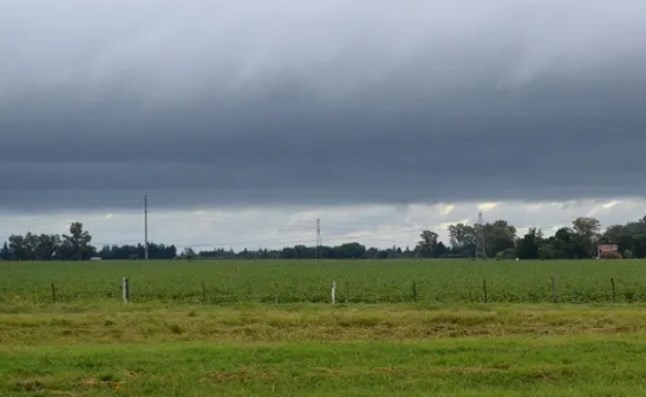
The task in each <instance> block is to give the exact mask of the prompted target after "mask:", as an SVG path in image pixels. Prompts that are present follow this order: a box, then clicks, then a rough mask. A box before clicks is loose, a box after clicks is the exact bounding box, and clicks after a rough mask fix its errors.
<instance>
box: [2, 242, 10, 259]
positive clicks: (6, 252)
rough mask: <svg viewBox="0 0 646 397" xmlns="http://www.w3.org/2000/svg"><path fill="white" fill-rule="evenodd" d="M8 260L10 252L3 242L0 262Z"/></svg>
mask: <svg viewBox="0 0 646 397" xmlns="http://www.w3.org/2000/svg"><path fill="white" fill-rule="evenodd" d="M10 259H11V251H10V250H9V246H8V245H7V242H6V241H5V243H4V245H3V246H2V249H1V250H0V260H3V261H8V260H10Z"/></svg>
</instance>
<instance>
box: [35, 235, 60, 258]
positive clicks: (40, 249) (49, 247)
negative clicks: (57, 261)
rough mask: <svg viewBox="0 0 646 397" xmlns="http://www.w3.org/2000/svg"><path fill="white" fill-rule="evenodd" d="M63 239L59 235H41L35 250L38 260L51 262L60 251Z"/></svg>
mask: <svg viewBox="0 0 646 397" xmlns="http://www.w3.org/2000/svg"><path fill="white" fill-rule="evenodd" d="M60 245H61V238H60V236H59V235H57V234H52V235H49V234H41V235H40V236H38V238H37V243H36V246H35V248H34V251H35V256H36V259H37V260H41V261H49V260H51V259H52V258H54V256H55V255H56V253H57V251H58V250H59V249H60Z"/></svg>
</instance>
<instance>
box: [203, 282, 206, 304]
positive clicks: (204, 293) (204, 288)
mask: <svg viewBox="0 0 646 397" xmlns="http://www.w3.org/2000/svg"><path fill="white" fill-rule="evenodd" d="M202 303H204V304H206V285H204V281H202Z"/></svg>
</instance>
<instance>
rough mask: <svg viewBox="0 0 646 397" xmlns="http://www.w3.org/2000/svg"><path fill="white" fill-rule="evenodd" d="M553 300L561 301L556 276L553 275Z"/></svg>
mask: <svg viewBox="0 0 646 397" xmlns="http://www.w3.org/2000/svg"><path fill="white" fill-rule="evenodd" d="M551 279H552V302H554V303H558V301H559V296H558V293H557V292H556V276H554V275H552V276H551Z"/></svg>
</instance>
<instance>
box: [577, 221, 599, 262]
mask: <svg viewBox="0 0 646 397" xmlns="http://www.w3.org/2000/svg"><path fill="white" fill-rule="evenodd" d="M572 225H573V228H574V232H575V234H576V240H577V244H578V245H580V246H581V247H582V248H583V251H584V252H585V257H593V256H595V255H596V251H597V249H596V244H597V241H598V240H599V237H600V236H601V234H600V233H599V231H600V230H601V222H599V220H598V219H595V218H589V217H583V218H577V219H575V220H574V221H573V222H572Z"/></svg>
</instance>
